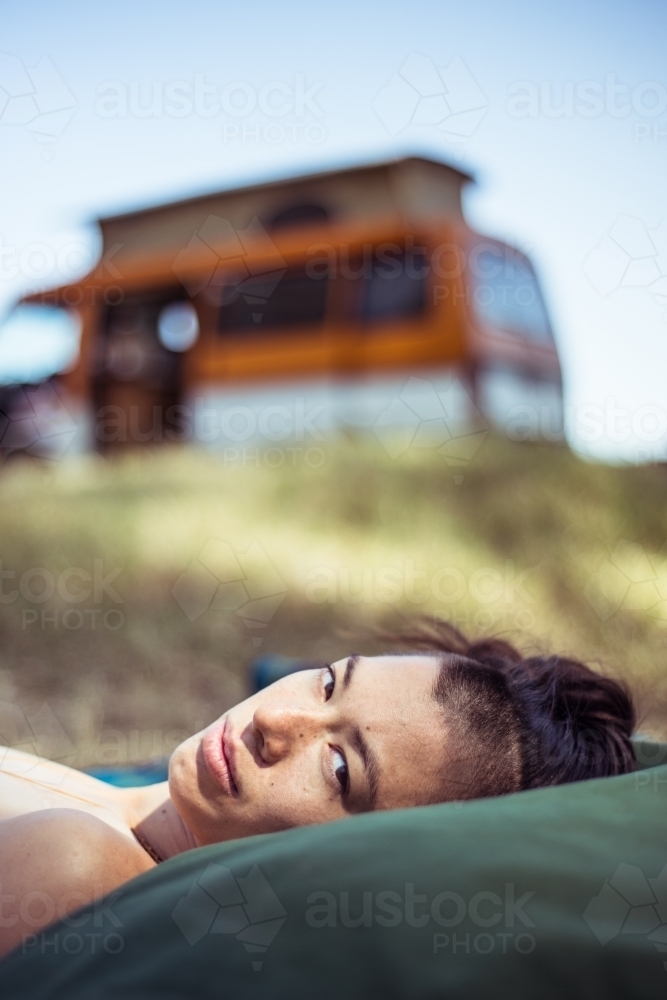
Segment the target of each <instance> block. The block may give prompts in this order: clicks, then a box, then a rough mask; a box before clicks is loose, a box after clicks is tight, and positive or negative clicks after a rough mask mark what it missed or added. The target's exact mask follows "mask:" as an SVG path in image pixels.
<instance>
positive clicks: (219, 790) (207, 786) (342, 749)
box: [169, 656, 445, 844]
mask: <svg viewBox="0 0 667 1000" xmlns="http://www.w3.org/2000/svg"><path fill="white" fill-rule="evenodd" d="M438 669H439V661H438V660H437V659H436V658H435V657H432V656H376V657H363V656H360V657H350V658H349V659H347V660H339V661H338V662H336V663H333V664H332V665H331V666H330V667H323V668H322V669H317V670H303V671H300V672H298V673H294V674H290V675H289V676H287V677H285V678H283V679H282V680H280V681H277V682H276V683H275V684H272V685H271V686H270V687H268V688H265V689H264V690H262V691H259V692H258V693H257V694H255V695H253V696H252V697H251V698H248V699H247V700H246V701H243V702H241V703H240V704H239V705H236V706H235V707H234V708H231V709H230V710H229V711H228V712H226V713H225V714H224V715H223V716H221V718H219V719H218V720H217V721H216V722H214V723H212V725H210V726H209V727H208V728H207V729H204V730H203V731H202V732H201V733H197V734H196V735H195V736H191V737H190V739H188V740H186V741H185V742H184V743H182V744H181V745H180V746H179V747H178V748H177V749H176V751H175V752H174V754H173V756H172V758H171V763H170V767H169V788H170V793H171V797H172V800H173V802H174V805H175V806H176V809H177V810H178V812H179V814H180V815H181V818H182V819H183V821H184V822H185V823H186V825H187V826H188V827H189V828H190V830H191V831H192V833H193V834H194V836H195V837H196V838H197V840H198V842H199V843H200V844H212V843H216V842H218V841H221V840H231V839H234V838H236V837H247V836H250V835H251V834H256V833H270V832H273V831H276V830H284V829H287V828H289V827H294V826H303V825H306V824H309V823H324V822H327V821H329V820H334V819H342V818H343V817H345V816H350V815H353V814H354V813H360V812H367V811H369V810H372V809H394V808H400V807H402V806H412V805H419V804H423V803H427V802H432V801H437V800H438V792H439V789H440V788H441V786H442V769H443V762H444V758H445V723H444V719H443V714H442V709H441V708H439V706H438V704H437V702H436V701H435V699H434V697H433V693H432V691H433V685H434V683H435V680H436V677H437V673H438Z"/></svg>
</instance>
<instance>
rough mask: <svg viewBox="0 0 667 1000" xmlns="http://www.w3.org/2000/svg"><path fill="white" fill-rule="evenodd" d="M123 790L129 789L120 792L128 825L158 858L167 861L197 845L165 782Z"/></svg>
mask: <svg viewBox="0 0 667 1000" xmlns="http://www.w3.org/2000/svg"><path fill="white" fill-rule="evenodd" d="M123 791H124V792H127V793H129V794H128V795H127V796H123V798H124V799H126V802H125V803H124V805H125V814H126V819H127V822H128V825H129V826H130V828H131V829H132V830H133V831H136V833H137V834H138V835H139V838H140V839H141V840H145V841H146V842H147V843H148V844H149V845H150V846H151V847H152V848H153V850H154V851H155V852H156V854H158V855H159V857H160V858H162V859H163V860H165V861H166V860H167V858H173V857H175V855H177V854H182V853H183V851H189V850H191V849H192V848H193V847H199V846H200V845H199V844H198V843H197V840H196V839H195V837H194V834H193V833H192V832H191V830H189V829H188V827H187V826H186V825H185V823H184V822H183V820H182V819H181V817H180V816H179V814H178V812H177V811H176V808H175V806H174V803H173V802H172V801H171V798H170V796H169V784H168V782H166V781H164V782H161V783H160V784H158V785H147V786H146V787H145V788H128V789H123Z"/></svg>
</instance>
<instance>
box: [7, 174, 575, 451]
mask: <svg viewBox="0 0 667 1000" xmlns="http://www.w3.org/2000/svg"><path fill="white" fill-rule="evenodd" d="M471 182H472V177H471V176H470V175H469V174H467V173H465V172H464V171H462V170H460V169H457V168H455V167H453V166H451V165H449V164H446V163H442V162H438V161H436V160H431V159H427V158H423V157H408V158H403V159H399V160H395V161H389V162H383V163H378V164H371V165H364V166H360V167H354V168H348V169H342V170H335V171H330V172H327V173H319V174H312V175H308V176H304V177H294V178H288V179H283V180H279V181H274V182H271V183H264V184H257V185H253V186H249V187H240V188H235V189H232V190H228V191H222V192H218V193H214V194H208V195H204V196H200V197H197V198H192V199H189V200H185V201H179V202H174V203H172V204H167V205H161V206H157V207H153V208H147V209H143V210H141V211H137V212H132V213H130V214H125V215H117V216H113V217H111V218H105V219H101V220H100V222H99V225H100V227H101V231H102V238H103V246H102V255H101V259H100V262H99V264H98V265H97V266H96V268H95V269H94V270H93V271H92V272H91V273H90V274H89V275H88V276H87V277H85V278H83V279H82V280H80V281H77V282H75V283H73V284H69V285H66V286H62V287H60V288H57V289H54V290H50V291H46V292H44V293H41V294H39V295H32V296H30V297H29V299H27V300H26V301H29V302H30V303H32V304H37V303H39V304H42V305H48V306H51V307H53V306H56V307H58V308H64V309H67V310H71V311H74V312H75V313H76V314H77V317H78V321H79V322H80V325H81V331H82V332H81V346H80V352H79V357H78V360H77V362H76V364H75V365H74V366H73V367H71V369H70V370H68V371H67V372H66V373H63V374H62V375H61V376H60V377H59V386H60V390H61V391H62V393H63V398H64V399H66V401H67V404H66V405H67V408H68V410H69V412H71V413H72V414H74V416H75V419H76V422H77V424H78V426H79V428H80V429H81V433H82V435H83V437H82V438H81V439H82V440H83V439H85V441H86V442H87V446H90V447H94V448H97V449H99V450H102V451H108V450H110V449H116V448H121V447H128V446H133V445H137V444H144V445H145V444H154V443H155V444H157V443H160V442H169V441H190V442H194V443H199V444H202V445H206V446H207V447H213V448H233V447H238V446H240V445H243V446H245V445H247V444H249V443H250V442H255V441H259V442H264V443H266V444H267V445H268V444H270V443H271V442H272V441H277V440H280V441H284V440H287V439H295V440H297V441H298V440H301V441H303V442H305V443H306V444H307V443H308V442H312V441H316V440H322V439H323V438H324V437H326V436H327V435H330V434H332V433H335V432H336V431H337V430H339V429H341V428H347V429H354V430H359V431H361V430H365V431H368V432H374V433H376V434H378V435H380V436H382V437H383V439H384V440H387V441H388V440H389V439H390V438H391V436H392V435H393V434H402V435H403V438H404V437H405V431H406V429H407V430H408V431H409V432H410V433H413V432H414V434H417V433H419V434H421V435H422V436H423V437H424V439H426V438H428V437H429V433H431V436H433V435H435V436H436V437H437V435H438V434H440V436H441V437H442V438H443V440H444V439H445V438H450V439H451V438H453V437H458V438H461V437H464V436H465V434H466V433H468V432H469V433H470V434H472V435H475V434H476V433H478V432H479V430H480V428H490V427H492V428H495V429H497V430H499V431H501V432H503V433H507V434H509V435H510V436H513V437H514V438H515V439H531V440H534V439H539V438H549V439H551V440H558V439H559V437H562V420H563V416H562V383H561V370H560V364H559V360H558V353H557V350H556V345H555V342H554V338H553V334H552V329H551V324H550V321H549V316H548V313H547V310H546V307H545V304H544V300H543V297H542V293H541V290H540V285H539V282H538V280H537V277H536V275H535V272H534V270H533V267H532V264H531V262H530V260H529V259H528V257H527V256H526V255H525V254H523V253H521V252H520V251H519V250H517V249H515V248H513V247H511V246H508V245H506V244H504V243H502V242H500V241H499V240H496V239H492V238H489V237H485V236H483V235H480V234H479V233H476V232H474V231H473V230H472V229H471V228H470V227H469V226H468V225H467V223H466V221H465V219H464V215H463V210H462V203H461V194H462V189H463V187H464V186H465V185H466V184H469V183H471ZM471 440H472V438H471Z"/></svg>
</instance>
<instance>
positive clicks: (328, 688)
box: [324, 667, 336, 701]
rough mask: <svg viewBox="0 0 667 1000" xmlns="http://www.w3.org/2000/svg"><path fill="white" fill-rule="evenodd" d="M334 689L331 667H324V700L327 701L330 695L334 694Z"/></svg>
mask: <svg viewBox="0 0 667 1000" xmlns="http://www.w3.org/2000/svg"><path fill="white" fill-rule="evenodd" d="M335 687H336V675H335V674H334V672H333V670H332V669H331V667H325V671H324V693H325V695H326V700H327V701H328V700H329V698H330V697H331V695H332V694H333V693H334V688H335Z"/></svg>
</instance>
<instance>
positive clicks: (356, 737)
mask: <svg viewBox="0 0 667 1000" xmlns="http://www.w3.org/2000/svg"><path fill="white" fill-rule="evenodd" d="M352 746H353V747H354V749H355V750H356V752H357V753H358V754H359V757H360V758H361V763H362V766H363V769H364V774H365V775H366V781H367V782H368V798H369V802H370V807H371V809H375V803H376V801H377V794H378V783H379V780H380V767H379V764H378V760H377V757H376V756H375V754H374V753H373V750H372V749H371V747H370V746H369V745H368V743H367V741H366V738H365V737H364V734H363V733H362V731H361V730H360V729H359V727H358V726H355V727H354V729H353V730H352Z"/></svg>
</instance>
